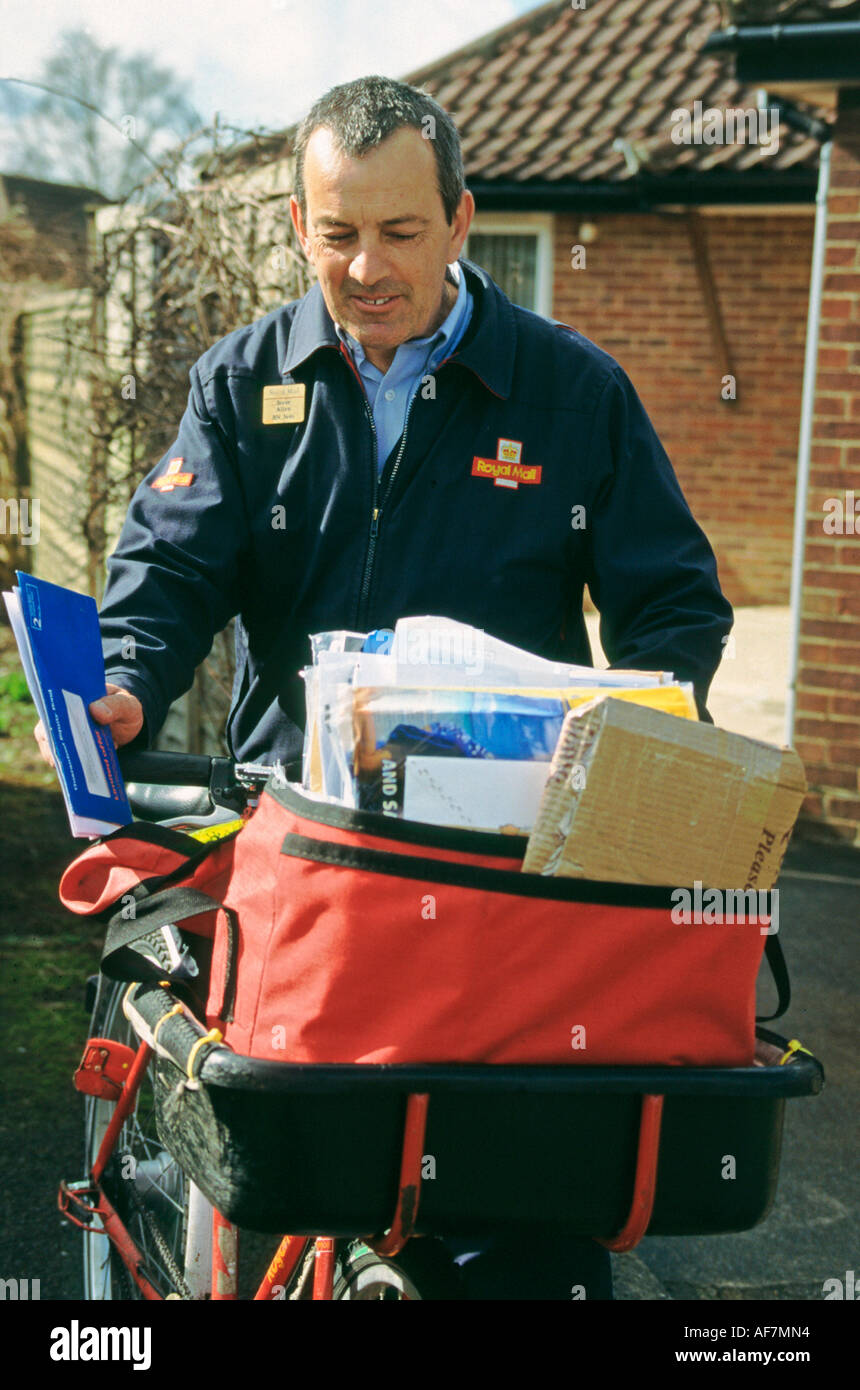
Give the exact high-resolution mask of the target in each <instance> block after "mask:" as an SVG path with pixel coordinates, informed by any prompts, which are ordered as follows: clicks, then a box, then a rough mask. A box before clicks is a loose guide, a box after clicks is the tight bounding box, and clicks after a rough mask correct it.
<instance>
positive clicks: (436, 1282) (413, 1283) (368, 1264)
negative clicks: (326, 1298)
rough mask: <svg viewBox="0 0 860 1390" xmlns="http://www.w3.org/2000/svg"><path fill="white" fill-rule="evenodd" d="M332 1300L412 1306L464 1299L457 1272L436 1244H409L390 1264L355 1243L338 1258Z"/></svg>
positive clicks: (364, 1246) (419, 1241) (422, 1242)
mask: <svg viewBox="0 0 860 1390" xmlns="http://www.w3.org/2000/svg"><path fill="white" fill-rule="evenodd" d="M332 1297H333V1298H336V1299H344V1300H345V1299H360V1300H362V1301H364V1302H382V1301H388V1302H400V1303H411V1302H413V1301H414V1300H416V1299H418V1300H422V1301H427V1300H429V1299H448V1300H451V1299H458V1298H460V1297H462V1295H461V1293H460V1287H459V1281H458V1279H457V1272H456V1270H455V1268H454V1267H453V1266H452V1265H451V1263H450V1261H448V1260H447V1258H446V1257H445V1256H444V1255H442V1254H440V1252H439V1250H438V1248H436V1242H435V1241H426V1240H410V1241H409V1242H408V1243H407V1244H406V1245H405V1246H404V1247H403V1249H402V1250H401V1251H400V1252H399V1254H398V1255H397V1256H396V1257H395V1258H394V1259H393V1260H389V1259H386V1258H385V1257H384V1256H382V1255H377V1254H376V1253H375V1252H374V1251H373V1250H371V1249H370V1247H369V1246H368V1245H365V1244H364V1242H363V1241H360V1240H356V1241H352V1242H351V1243H350V1244H349V1245H347V1246H346V1247H345V1248H344V1250H343V1252H342V1254H340V1255H338V1259H337V1264H336V1267H335V1278H334V1288H333V1290H332Z"/></svg>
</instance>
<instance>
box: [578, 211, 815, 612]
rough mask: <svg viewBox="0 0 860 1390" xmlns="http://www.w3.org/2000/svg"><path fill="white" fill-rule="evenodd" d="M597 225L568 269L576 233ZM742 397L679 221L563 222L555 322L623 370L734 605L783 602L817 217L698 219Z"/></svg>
mask: <svg viewBox="0 0 860 1390" xmlns="http://www.w3.org/2000/svg"><path fill="white" fill-rule="evenodd" d="M584 220H587V221H589V222H591V223H593V224H594V225H595V226H596V227H597V233H598V234H597V238H596V240H595V241H594V242H592V243H591V244H586V268H585V269H580V270H574V269H571V247H572V246H573V245H575V244H578V243H579V241H580V236H579V227H580V224H581V223H582V222H583V221H584ZM702 223H703V227H704V236H705V239H706V245H707V250H708V256H709V260H710V263H711V271H712V276H713V282H714V286H715V290H716V295H717V298H718V300H719V304H720V308H721V311H722V317H723V324H724V330H725V335H726V339H727V343H728V350H729V353H730V358H731V364H732V369H733V371H734V374H735V376H736V378H737V400H735V401H732V402H724V401H722V400H721V399H720V389H721V378H722V368H721V365H720V359H719V354H718V352H717V350H716V347H715V344H714V342H713V338H712V335H711V331H710V327H709V320H708V317H707V313H706V309H705V304H704V301H703V298H702V291H701V288H700V285H699V280H698V277H697V273H696V265H695V261H694V256H693V250H692V246H691V243H690V238H689V233H688V230H687V227H686V224H685V220H684V218H683V216H682V215H678V214H665V215H648V216H642V215H627V214H601V215H594V216H589V217H588V218H587V219H586V218H585V217H584V216H580V215H576V216H564V217H557V218H556V242H555V257H554V290H553V314H554V316H555V317H556V318H558V319H560V320H562V321H563V322H565V323H569V324H571V325H572V326H573V327H575V328H578V329H579V330H580V331H581V332H582V333H584V334H585V335H586V337H588V338H591V339H592V340H593V341H594V342H596V343H597V344H598V345H599V346H600V347H602V348H605V349H606V351H607V352H610V353H611V354H612V356H613V357H615V358H616V359H617V360H618V361H619V362H620V363H621V365H622V366H623V367H624V368H625V370H626V371H627V372H628V373H629V375H630V377H631V379H632V381H633V383H634V385H635V387H636V389H637V391H638V392H639V395H640V396H641V398H642V401H643V403H644V405H645V408H646V410H647V411H648V413H649V415H650V417H651V419H652V421H653V423H654V426H655V428H656V430H657V433H658V434H659V435H660V438H661V439H662V441H663V444H664V446H665V448H666V451H667V453H668V455H669V457H670V459H671V460H672V463H673V465H674V467H675V471H676V472H677V474H678V477H679V480H680V482H681V486H682V487H683V489H684V493H685V495H686V497H687V500H688V501H689V503H690V506H691V507H692V509H693V512H694V514H695V516H696V518H697V519H698V521H699V522H700V524H701V525H702V527H703V528H704V530H705V531H706V532H707V534H708V537H709V539H710V541H711V544H712V545H713V547H714V550H715V552H716V555H717V561H718V564H719V570H720V580H721V582H722V585H723V588H724V590H725V592H726V595H727V597H728V598H729V600H730V601H731V602H732V603H733V604H764V603H787V602H788V596H789V586H790V581H791V545H792V530H793V519H794V492H795V476H796V469H797V439H798V429H799V422H800V395H801V386H802V379H803V352H804V341H805V335H806V314H807V302H808V293H809V271H810V258H811V250H812V232H813V218H812V216H811V215H810V214H809V213H807V212H806V210H803V211H799V212H797V213H794V212H792V213H789V214H777V213H773V212H770V213H767V212H760V211H757V210H754V209H750V210H745V211H744V212H742V213H741V212H738V213H734V212H733V213H727V214H722V215H720V216H713V217H711V216H708V217H703V218H702Z"/></svg>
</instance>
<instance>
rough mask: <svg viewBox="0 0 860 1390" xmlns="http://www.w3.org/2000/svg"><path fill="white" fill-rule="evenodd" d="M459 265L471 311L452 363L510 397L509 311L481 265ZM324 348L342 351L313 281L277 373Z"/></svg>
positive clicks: (512, 328)
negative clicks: (469, 294) (465, 368)
mask: <svg viewBox="0 0 860 1390" xmlns="http://www.w3.org/2000/svg"><path fill="white" fill-rule="evenodd" d="M458 265H459V267H460V272H461V275H460V279H461V282H463V281H465V283H466V286H467V288H468V289H469V291H470V293H471V295H472V298H473V301H474V307H473V310H472V318H471V321H470V323H469V327H468V328H467V329H466V333H465V335H464V337H463V339H462V341H461V342H460V344H459V346H458V347H457V349H456V351H455V352H454V353H453V354H452V357H451V361H453V362H457V363H459V364H460V365H461V366H463V367H468V368H469V369H470V370H471V371H472V372H474V373H475V375H476V376H477V377H478V378H479V379H480V380H481V381H482V382H483V383H484V385H485V386H486V387H487V388H488V390H490V391H492V392H493V394H494V395H495V396H501V397H503V398H507V397H508V396H509V395H510V393H511V386H512V381H513V371H514V356H515V353H516V322H515V319H514V312H513V308H512V306H511V303H510V301H509V300H508V299H507V298H506V297H505V295H503V294H502V292H501V290H500V289H499V288H498V286H497V285H496V284H494V282H493V281H492V280H491V279H490V277H489V275H487V273H486V271H485V270H482V269H481V268H480V266H476V265H473V264H472V262H471V261H467V260H460V261H459V262H458ZM458 301H459V293H458ZM456 307H457V306H456V305H455V306H454V310H456ZM452 312H454V311H452ZM443 326H444V325H440V327H443ZM324 347H333V348H336V349H338V350H339V351H341V352H345V351H346V349H345V348H344V347H343V345H342V344H341V341H340V338H339V337H338V335H337V331H336V327H335V324H334V322H333V320H332V317H331V315H330V314H329V312H328V309H327V308H326V304H325V300H324V298H323V293H322V290H321V289H320V286H319V281H316V282H315V283H314V284H313V285H312V286H311V288H310V289H309V290H308V292H307V294H306V295H304V297H303V298H302V299H300V300H299V302H298V304H297V306H296V311H295V314H294V316H293V320H292V324H291V325H290V336H289V343H288V345H287V353H286V357H285V359H284V363H283V366H282V368H281V372H282V375H284V376H288V375H289V374H290V373H292V372H293V371H295V369H296V368H297V367H298V366H300V365H301V363H302V362H305V361H306V360H307V358H309V357H310V356H311V354H312V353H314V352H316V351H317V350H318V349H319V348H324Z"/></svg>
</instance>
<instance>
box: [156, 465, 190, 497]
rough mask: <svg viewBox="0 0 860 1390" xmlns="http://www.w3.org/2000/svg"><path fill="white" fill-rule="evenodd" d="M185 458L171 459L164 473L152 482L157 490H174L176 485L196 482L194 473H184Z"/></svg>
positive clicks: (188, 484)
mask: <svg viewBox="0 0 860 1390" xmlns="http://www.w3.org/2000/svg"><path fill="white" fill-rule="evenodd" d="M184 463H185V459H184V458H175V459H171V460H170V462H169V463H168V465H167V467H166V469H165V470H164V472H163V473H161V474H159V476H158V477H157V478H156V479H155V480H154V481H153V482H151V483H150V485H149V486H150V487H154V488H155V490H156V492H172V491H173V489H174V488H175V487H190V486H191V484H192V483H193V482H194V477H195V475H194V474H193V473H184V472H183V471H182V465H183V464H184Z"/></svg>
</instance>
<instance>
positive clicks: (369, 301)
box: [353, 294, 400, 309]
mask: <svg viewBox="0 0 860 1390" xmlns="http://www.w3.org/2000/svg"><path fill="white" fill-rule="evenodd" d="M399 298H400V296H399V295H397V294H387V295H378V296H376V297H375V298H371V297H369V296H366V295H361V294H354V295H353V299H354V300H355V302H356V303H357V304H360V305H361V307H362V308H363V309H384V308H385V307H386V306H387V305H388V304H393V303H394V301H395V300H396V299H399Z"/></svg>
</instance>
